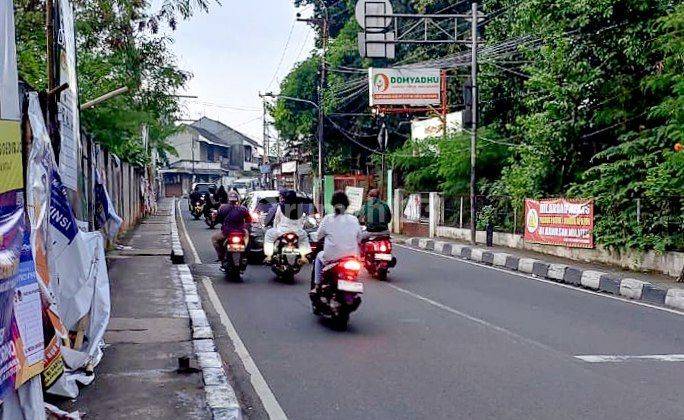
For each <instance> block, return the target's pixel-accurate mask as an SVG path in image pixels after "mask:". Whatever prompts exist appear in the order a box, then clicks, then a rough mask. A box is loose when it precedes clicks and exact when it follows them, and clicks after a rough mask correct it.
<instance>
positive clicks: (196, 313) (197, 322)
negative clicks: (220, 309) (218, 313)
mask: <svg viewBox="0 0 684 420" xmlns="http://www.w3.org/2000/svg"><path fill="white" fill-rule="evenodd" d="M189 312H190V323H191V324H192V326H193V327H209V320H208V319H207V315H206V314H205V313H204V311H203V310H202V309H191V310H190V311H189Z"/></svg>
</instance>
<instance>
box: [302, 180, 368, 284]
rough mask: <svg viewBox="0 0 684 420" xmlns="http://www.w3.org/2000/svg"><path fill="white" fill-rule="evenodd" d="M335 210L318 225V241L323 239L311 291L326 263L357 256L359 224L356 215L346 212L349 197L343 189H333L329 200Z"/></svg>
mask: <svg viewBox="0 0 684 420" xmlns="http://www.w3.org/2000/svg"><path fill="white" fill-rule="evenodd" d="M330 204H332V206H333V208H334V209H335V212H334V213H333V214H328V215H326V216H325V217H324V218H323V220H321V224H320V226H319V227H318V241H321V240H323V241H324V243H323V251H321V252H320V253H319V254H318V256H317V257H316V263H315V266H314V273H315V274H314V283H315V287H314V288H313V289H312V290H311V293H317V292H318V288H319V286H320V284H321V279H322V277H323V268H324V267H325V266H326V264H329V263H331V262H334V261H337V260H340V259H342V258H344V257H357V258H358V257H359V243H360V241H361V225H359V221H358V219H357V218H356V217H354V216H353V215H351V214H346V213H345V212H346V211H347V207H349V197H347V194H345V193H344V191H335V193H334V194H333V196H332V200H331V202H330Z"/></svg>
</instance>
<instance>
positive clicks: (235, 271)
mask: <svg viewBox="0 0 684 420" xmlns="http://www.w3.org/2000/svg"><path fill="white" fill-rule="evenodd" d="M245 239H246V237H245V232H230V234H229V235H228V237H227V238H226V242H225V246H226V258H225V259H224V260H223V262H222V263H221V269H222V270H223V271H224V272H225V273H226V278H228V279H229V280H233V281H239V280H241V279H242V274H243V273H244V272H245V269H246V268H247V253H246V246H245Z"/></svg>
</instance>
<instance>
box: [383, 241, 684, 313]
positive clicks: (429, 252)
mask: <svg viewBox="0 0 684 420" xmlns="http://www.w3.org/2000/svg"><path fill="white" fill-rule="evenodd" d="M395 245H396V246H398V247H400V248H405V249H408V250H410V251H416V252H422V253H423V254H429V255H433V256H435V257H442V258H445V259H449V260H455V261H458V262H462V263H464V264H470V265H474V266H476V267H480V268H485V269H489V270H496V271H500V272H502V273H506V274H510V275H513V276H518V277H523V278H526V279H530V280H535V281H538V282H540V283H546V284H550V285H553V286H559V287H563V288H566V289H570V290H576V291H578V292H583V293H589V294H592V295H595V296H600V297H604V298H608V299H613V300H617V301H619V302H623V303H630V304H632V305H638V306H645V307H647V308H652V309H657V310H659V311H664V312H669V313H672V314H676V315H684V312H682V311H678V310H676V309H670V308H665V307H662V306H657V305H652V304H650V303H646V302H638V301H635V300H630V299H625V298H622V297H620V296H612V295H608V294H605V293H600V292H595V291H593V290H588V289H582V288H580V287H577V286H571V285H569V284H563V283H558V282H555V281H552V280H547V279H542V278H540V277H534V276H529V275H527V274H524V273H520V272H517V271H511V270H506V269H503V268H499V267H493V266H489V265H484V264H479V263H476V262H474V261H468V260H464V259H462V258H458V257H454V256H451V255H443V254H437V253H434V252H431V251H425V250H423V249H417V248H413V247H410V246H406V245H402V244H395Z"/></svg>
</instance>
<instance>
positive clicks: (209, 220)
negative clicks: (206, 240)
mask: <svg viewBox="0 0 684 420" xmlns="http://www.w3.org/2000/svg"><path fill="white" fill-rule="evenodd" d="M217 217H218V210H216V209H211V210H209V211H208V212H205V213H204V223H206V224H207V226H209V229H214V228H215V227H216V225H217V224H218V222H217V220H216V219H217Z"/></svg>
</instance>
